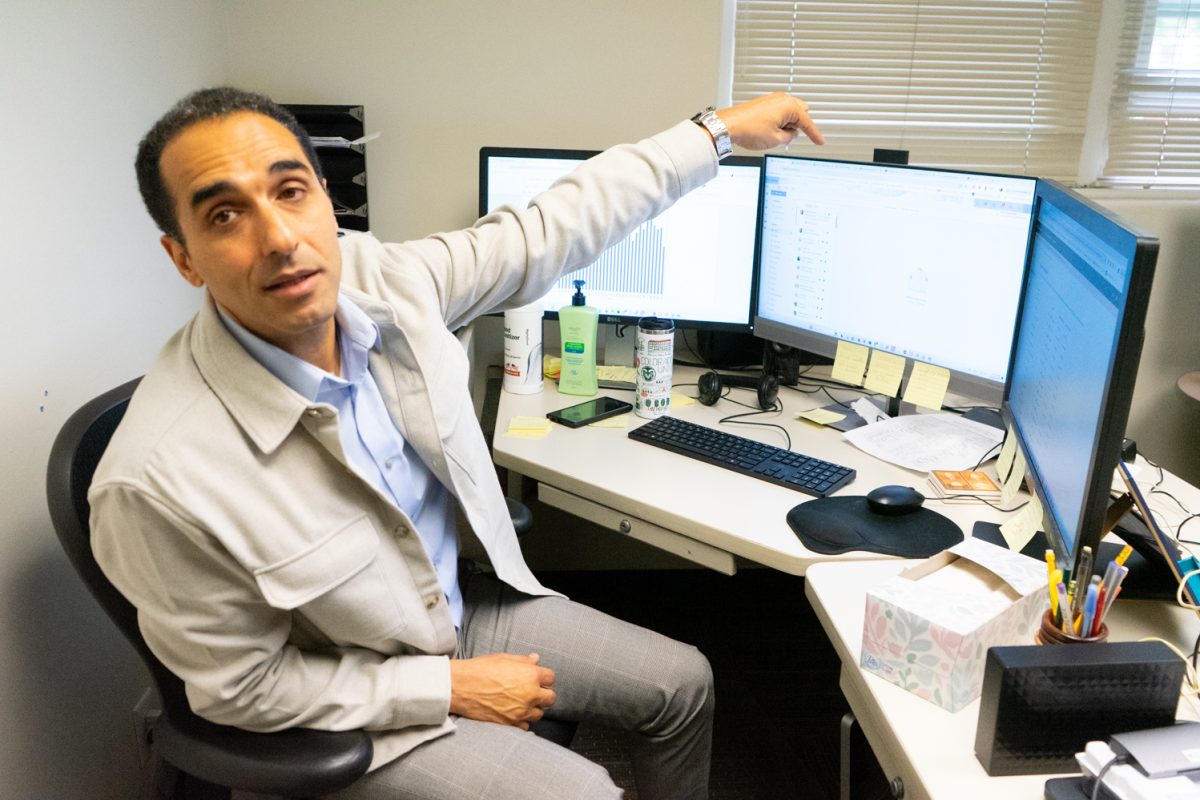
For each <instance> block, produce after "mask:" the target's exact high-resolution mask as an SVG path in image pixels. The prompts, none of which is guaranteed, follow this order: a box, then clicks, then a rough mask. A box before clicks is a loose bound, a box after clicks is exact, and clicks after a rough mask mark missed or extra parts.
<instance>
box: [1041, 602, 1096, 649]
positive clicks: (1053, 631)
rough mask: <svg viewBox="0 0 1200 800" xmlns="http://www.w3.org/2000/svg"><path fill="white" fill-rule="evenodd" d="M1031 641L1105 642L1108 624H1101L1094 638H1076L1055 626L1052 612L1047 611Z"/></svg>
mask: <svg viewBox="0 0 1200 800" xmlns="http://www.w3.org/2000/svg"><path fill="white" fill-rule="evenodd" d="M1033 640H1034V641H1035V642H1037V643H1038V644H1093V643H1095V642H1106V641H1108V624H1107V623H1104V622H1101V623H1100V632H1099V633H1097V634H1096V635H1095V636H1076V635H1075V634H1073V633H1066V632H1065V631H1063V629H1062V628H1060V627H1059V626H1057V625H1055V624H1054V614H1053V612H1051V611H1049V610H1047V611H1046V613H1045V614H1043V615H1042V626H1041V627H1040V628H1038V631H1037V633H1035V634H1034V635H1033Z"/></svg>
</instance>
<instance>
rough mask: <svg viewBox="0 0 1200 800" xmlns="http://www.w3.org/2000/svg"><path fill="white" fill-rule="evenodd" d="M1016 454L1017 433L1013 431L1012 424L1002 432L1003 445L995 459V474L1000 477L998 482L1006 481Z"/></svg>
mask: <svg viewBox="0 0 1200 800" xmlns="http://www.w3.org/2000/svg"><path fill="white" fill-rule="evenodd" d="M1016 455H1017V435H1016V434H1015V433H1013V429H1012V425H1009V426H1008V431H1007V432H1005V434H1004V445H1003V446H1002V447H1001V448H1000V456H999V457H998V458H997V459H996V476H997V477H998V478H1000V483H1001V484H1004V483H1007V482H1008V475H1009V473H1010V472H1012V465H1013V459H1014V458H1015V457H1016Z"/></svg>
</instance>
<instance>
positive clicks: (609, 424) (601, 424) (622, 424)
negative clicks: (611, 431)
mask: <svg viewBox="0 0 1200 800" xmlns="http://www.w3.org/2000/svg"><path fill="white" fill-rule="evenodd" d="M628 417H629V415H628V414H618V415H617V416H615V417H608V418H607V419H598V420H596V421H595V422H589V423H588V425H587V426H588V427H589V428H628V427H629V420H628Z"/></svg>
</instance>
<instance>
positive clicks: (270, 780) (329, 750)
mask: <svg viewBox="0 0 1200 800" xmlns="http://www.w3.org/2000/svg"><path fill="white" fill-rule="evenodd" d="M140 380H141V379H140V378H138V379H135V380H132V381H130V382H129V383H126V384H124V385H122V386H118V387H117V388H115V389H112V390H110V391H108V392H105V393H104V394H102V395H100V396H99V397H97V398H95V399H94V400H91V401H90V402H88V403H86V404H85V405H84V406H83V407H82V408H80V409H79V410H78V411H76V412H75V413H74V414H72V415H71V417H70V419H68V420H67V422H66V424H64V425H63V427H62V430H61V431H59V434H58V438H56V439H55V440H54V446H53V448H51V450H50V463H49V467H48V469H47V472H46V496H47V498H48V500H49V503H50V518H51V520H52V522H53V523H54V530H55V531H56V532H57V533H58V538H59V540H60V541H61V542H62V545H63V549H65V550H66V551H67V556H68V557H69V558H70V560H71V563H72V564H74V566H75V569H76V570H77V571H78V572H79V575H80V577H82V578H83V581H84V583H86V584H87V587H88V589H90V590H91V592H92V595H93V596H94V597H95V598H96V600H97V601H98V602H99V603H100V605H101V606H102V607H103V608H104V611H105V612H106V613H107V614H108V616H109V617H110V618H112V620H113V622H115V623H116V624H117V627H118V628H120V629H121V632H122V633H123V634H124V635H125V638H126V639H128V640H129V642H130V644H132V645H133V647H134V649H135V650H136V651H137V653H138V655H140V656H141V657H142V661H143V662H144V663H145V664H146V667H147V668H148V669H149V670H150V676H151V677H152V678H153V679H154V684H155V687H156V688H157V689H158V693H159V696H160V697H161V701H162V715H161V716H160V717H159V718H158V720H157V721H156V722H155V723H154V726H153V728H152V730H151V732H150V736H151V742H152V744H153V747H154V750H155V752H156V753H157V754H158V755H159V756H161V757H162V759H163V760H164V761H165V762H166V763H167V764H169V765H171V766H172V767H174V768H175V769H176V770H178V775H176V776H174V778H175V780H173V781H172V783H173V785H172V786H169V787H165V788H166V789H167V791H169V792H170V794H171V796H172V797H186V798H189V800H191V798H197V799H198V800H199V799H203V800H208V799H209V798H228V797H229V794H230V792H229V790H230V789H231V788H232V789H242V790H245V791H251V792H261V793H265V794H274V795H283V796H285V797H296V798H305V797H318V796H320V795H323V794H328V793H330V792H334V791H337V790H339V789H343V788H345V787H347V786H349V785H350V784H352V783H353V782H354V781H356V780H357V779H358V778H359V777H360V776H362V775H363V774H364V773H366V771H367V768H368V767H369V766H370V765H371V756H372V754H373V748H372V746H371V739H370V737H369V736H368V735H367V734H366V732H364V731H338V732H334V731H316V730H307V729H300V728H297V729H292V730H287V731H280V732H278V733H252V732H250V731H244V730H241V729H239V728H233V727H229V726H225V725H217V724H214V723H212V722H208V721H207V720H205V719H202V718H200V717H198V716H197V715H196V714H194V713H193V712H192V710H191V708H190V707H189V706H188V702H187V698H186V697H185V696H184V688H183V682H182V681H181V680H179V678H177V677H176V676H175V675H174V673H172V672H171V671H170V670H168V669H167V668H166V667H164V666H163V664H162V662H160V661H159V660H158V659H157V658H156V657H155V656H154V654H153V653H152V652H150V649H149V648H148V647H147V646H146V642H145V641H144V640H143V639H142V634H141V631H140V630H139V629H138V624H137V611H136V610H135V609H134V607H133V606H132V605H131V604H130V603H129V601H127V600H126V599H125V597H124V596H123V595H121V593H120V592H118V591H117V590H116V588H114V587H113V585H112V584H111V583H109V582H108V578H106V577H105V575H104V573H103V572H102V571H101V570H100V567H99V565H98V564H97V563H96V559H95V557H94V556H93V554H92V548H91V541H90V531H89V529H88V512H89V508H88V502H87V490H88V486H89V485H90V484H91V482H92V474H93V473H94V472H95V470H96V464H97V463H99V461H100V456H101V455H103V453H104V449H105V447H107V446H108V442H109V439H110V438H112V435H113V432H114V431H115V430H116V429H117V425H118V423H120V421H121V417H122V416H124V414H125V408H126V406H127V405H128V403H129V398H130V396H131V395H132V394H133V390H134V389H135V388H136V387H137V384H138V381H140Z"/></svg>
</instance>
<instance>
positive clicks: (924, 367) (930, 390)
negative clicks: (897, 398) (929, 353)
mask: <svg viewBox="0 0 1200 800" xmlns="http://www.w3.org/2000/svg"><path fill="white" fill-rule="evenodd" d="M949 385H950V370H948V369H946V368H945V367H935V366H933V365H932V364H925V363H922V362H920V361H914V362H913V368H912V374H911V375H909V376H908V385H907V386H905V387H904V402H906V403H912V404H913V405H916V406H923V407H924V408H933V409H939V408H941V407H942V401H944V400H945V399H946V388H947V387H948V386H949Z"/></svg>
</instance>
